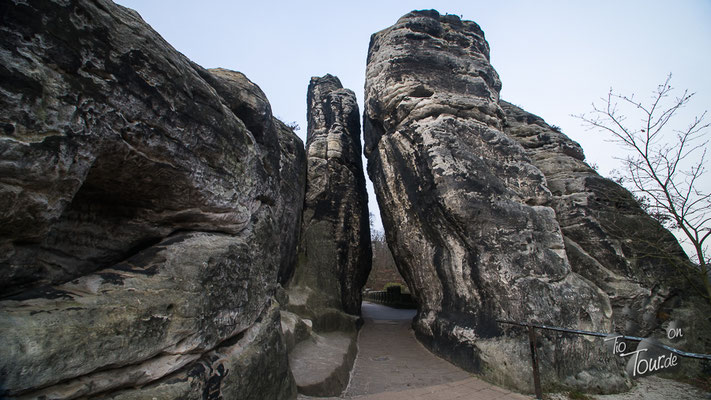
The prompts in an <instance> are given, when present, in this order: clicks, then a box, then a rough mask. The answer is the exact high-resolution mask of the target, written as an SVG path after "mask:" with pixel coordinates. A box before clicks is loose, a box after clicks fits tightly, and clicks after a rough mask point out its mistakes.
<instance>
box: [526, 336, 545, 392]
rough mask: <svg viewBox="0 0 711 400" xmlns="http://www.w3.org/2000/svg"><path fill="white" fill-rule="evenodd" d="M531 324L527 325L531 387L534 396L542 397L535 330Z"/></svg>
mask: <svg viewBox="0 0 711 400" xmlns="http://www.w3.org/2000/svg"><path fill="white" fill-rule="evenodd" d="M534 329H535V328H534V327H533V326H532V325H530V324H529V325H528V341H529V342H530V344H531V363H532V365H533V387H534V389H535V390H536V398H537V399H543V392H542V391H541V377H540V376H539V375H538V356H537V355H536V332H535V331H534Z"/></svg>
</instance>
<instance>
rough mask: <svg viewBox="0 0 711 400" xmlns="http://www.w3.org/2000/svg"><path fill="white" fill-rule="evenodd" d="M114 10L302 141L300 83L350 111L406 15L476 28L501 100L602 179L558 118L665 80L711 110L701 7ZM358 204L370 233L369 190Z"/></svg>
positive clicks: (490, 2) (580, 131)
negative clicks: (226, 72) (560, 138)
mask: <svg viewBox="0 0 711 400" xmlns="http://www.w3.org/2000/svg"><path fill="white" fill-rule="evenodd" d="M118 3H119V4H122V5H124V6H127V7H130V8H133V9H135V10H137V11H138V12H139V13H140V14H141V16H142V17H143V19H144V20H146V21H147V22H148V23H149V24H150V25H151V26H152V27H153V28H154V29H155V30H156V31H157V32H158V33H160V34H161V35H162V36H163V37H164V38H165V39H166V40H167V41H168V42H169V43H170V44H172V45H173V46H174V47H175V48H176V49H177V50H179V51H180V52H182V53H183V54H185V55H186V56H187V57H189V58H190V59H192V60H193V61H195V62H197V63H198V64H200V65H202V66H203V67H206V68H214V67H223V68H228V69H233V70H237V71H241V72H243V73H245V74H246V75H247V77H249V79H251V80H252V81H253V82H255V83H256V84H257V85H259V86H260V87H261V88H262V90H263V91H264V92H265V93H266V94H267V97H268V98H269V101H270V103H271V105H272V110H273V112H274V115H275V116H277V117H279V118H280V119H282V120H283V121H285V122H292V121H296V122H297V123H298V124H299V125H300V126H301V130H300V131H299V132H298V134H299V136H301V138H302V139H305V135H306V89H307V86H308V83H309V79H310V78H311V76H316V75H318V76H322V75H324V74H326V73H331V74H334V75H337V76H338V77H339V78H340V79H341V82H342V83H343V85H344V86H345V87H347V88H350V89H352V90H353V91H354V92H355V93H356V95H357V96H358V101H359V103H360V106H361V112H362V105H363V87H364V79H365V61H366V53H367V50H368V42H369V39H370V35H371V34H372V33H374V32H376V31H379V30H381V29H384V28H387V27H388V26H390V25H392V24H394V23H395V21H397V19H398V18H399V17H401V16H402V15H404V14H406V13H407V12H409V11H411V10H415V9H430V8H435V9H437V10H438V11H439V12H440V13H442V14H444V13H450V14H456V15H461V16H463V17H464V19H468V20H472V21H475V22H477V23H478V24H479V25H480V26H481V27H482V29H483V30H484V32H485V34H486V39H487V41H488V42H489V45H490V47H491V63H492V65H493V66H494V68H495V69H496V70H497V71H498V73H499V75H500V77H501V81H502V82H503V89H502V91H501V98H502V99H504V100H507V101H510V102H512V103H514V104H517V105H519V106H521V107H523V108H524V109H526V110H527V111H529V112H532V113H534V114H537V115H539V116H541V117H543V118H544V119H545V120H546V122H548V123H549V124H552V125H558V126H560V127H561V128H562V131H563V132H564V133H565V134H567V135H568V136H569V137H571V138H572V139H573V140H576V141H577V142H579V143H580V144H581V145H582V146H583V149H584V150H585V154H586V156H587V160H588V162H589V163H591V164H592V163H596V164H598V165H599V167H600V168H599V172H601V173H602V174H603V175H608V174H609V172H610V170H612V169H615V168H618V169H619V168H620V165H621V164H620V162H619V161H618V160H616V159H615V158H614V157H615V156H618V157H619V156H622V155H623V154H624V153H622V152H621V151H620V150H619V148H618V147H617V146H616V145H615V144H611V143H609V142H607V141H606V139H609V136H606V135H603V134H600V133H598V132H594V131H588V130H586V128H584V127H583V126H582V125H581V122H580V121H579V120H578V119H575V118H572V117H571V116H570V115H571V114H580V113H584V112H588V111H590V110H591V103H592V102H593V101H597V100H599V99H600V97H602V96H605V95H606V94H607V92H608V90H609V89H610V87H613V88H614V89H615V90H617V91H620V92H622V93H625V94H631V93H635V94H637V95H638V96H639V97H640V98H643V99H646V98H648V97H649V95H650V94H651V91H652V90H653V89H655V88H656V85H658V84H660V83H662V82H663V81H664V79H665V77H666V75H667V74H668V73H670V72H671V73H673V78H672V85H673V86H674V87H676V88H679V89H690V90H691V91H694V92H696V93H697V95H696V98H695V100H694V101H693V102H692V103H691V106H690V107H687V110H686V111H687V113H688V114H689V115H696V114H700V113H701V112H703V111H704V110H706V109H711V72H710V71H711V1H709V0H679V1H668V0H666V1H656V0H655V1H650V0H645V1H623V0H613V1H541V0H536V1H495V0H487V1H478V0H468V1H442V0H438V1H436V2H432V1H430V2H427V1H419V0H417V1H387V0H379V1H369V0H366V1H357V2H356V1H349V2H341V1H334V0H330V1H303V2H298V1H289V2H286V1H285V2H271V1H250V2H235V1H217V0H214V1H213V0H204V1H199V2H198V1H187V0H171V1H162V0H119V1H118ZM687 120H688V119H687ZM687 120H684V121H681V120H680V122H684V124H686V123H687V122H686V121H687ZM708 180H709V181H711V178H709V179H708ZM706 186H707V187H708V186H711V182H707V185H706ZM369 196H370V209H371V212H374V213H375V214H376V226H377V227H378V228H379V229H382V224H381V222H380V216H379V214H378V211H377V204H375V196H374V195H373V192H372V186H371V187H370V188H369Z"/></svg>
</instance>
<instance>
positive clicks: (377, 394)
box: [299, 302, 531, 400]
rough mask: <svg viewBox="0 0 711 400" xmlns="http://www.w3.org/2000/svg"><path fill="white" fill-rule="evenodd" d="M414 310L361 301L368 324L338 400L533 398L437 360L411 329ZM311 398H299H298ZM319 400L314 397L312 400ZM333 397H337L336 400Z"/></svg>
mask: <svg viewBox="0 0 711 400" xmlns="http://www.w3.org/2000/svg"><path fill="white" fill-rule="evenodd" d="M414 316H415V310H398V309H394V308H390V307H386V306H382V305H378V304H373V303H368V302H363V318H364V319H365V325H364V326H363V328H362V329H361V332H360V337H359V338H358V358H357V359H356V362H355V367H354V368H353V373H352V377H351V381H350V384H349V386H348V389H347V390H346V392H345V393H344V394H343V395H342V396H341V397H340V398H345V399H362V400H380V399H382V400H385V399H389V400H399V399H403V400H404V399H408V400H420V399H421V400H425V399H430V400H450V399H473V400H488V399H529V398H531V397H527V396H524V395H521V394H518V393H512V392H510V391H508V390H506V389H503V388H500V387H497V386H494V385H491V384H488V383H486V382H484V381H482V380H480V379H478V378H475V377H474V376H472V375H471V374H469V373H468V372H466V371H464V370H461V369H459V368H457V367H455V366H454V365H452V364H450V363H448V362H446V361H444V360H442V359H440V358H438V357H436V356H434V355H433V354H432V353H430V352H429V351H428V350H427V349H425V348H424V347H423V346H422V345H421V344H420V343H419V342H418V341H417V339H415V336H414V334H413V332H412V330H411V329H410V321H411V320H412V317H414ZM306 399H312V398H311V397H307V396H303V395H300V396H299V400H306ZM314 399H315V398H314ZM330 399H336V397H332V398H330Z"/></svg>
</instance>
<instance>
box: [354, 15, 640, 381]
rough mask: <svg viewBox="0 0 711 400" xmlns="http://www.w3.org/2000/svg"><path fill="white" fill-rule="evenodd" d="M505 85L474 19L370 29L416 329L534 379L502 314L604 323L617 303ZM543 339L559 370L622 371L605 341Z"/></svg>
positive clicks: (372, 75)
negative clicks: (555, 194)
mask: <svg viewBox="0 0 711 400" xmlns="http://www.w3.org/2000/svg"><path fill="white" fill-rule="evenodd" d="M500 88H501V82H500V81H499V77H498V75H497V73H496V71H495V70H494V68H493V67H492V66H491V64H490V63H489V45H488V43H487V42H486V40H485V39H484V33H483V32H482V30H481V29H480V28H479V26H478V25H477V24H475V23H473V22H470V21H461V20H460V19H459V18H458V17H456V16H453V15H446V16H442V15H440V14H439V13H438V12H436V11H434V10H430V11H414V12H411V13H409V14H407V15H405V16H404V17H402V18H401V19H400V20H399V21H398V22H397V23H396V24H395V25H394V26H392V27H390V28H387V29H385V30H383V31H380V32H378V33H376V34H374V35H373V36H372V38H371V42H370V49H369V52H368V65H367V73H366V85H365V96H366V97H365V114H364V129H365V143H366V156H367V157H368V172H369V174H370V177H371V179H372V180H373V183H374V185H375V190H376V194H377V196H378V203H379V204H380V207H381V212H382V216H383V222H384V225H385V232H386V235H387V239H388V242H389V243H390V247H391V249H392V250H393V255H394V257H395V260H396V262H397V265H398V268H399V269H400V271H401V273H402V275H403V277H404V278H405V279H406V280H407V282H408V284H409V286H410V288H411V289H412V290H413V292H414V293H413V294H414V295H415V297H416V299H417V301H418V303H419V312H418V315H417V317H416V320H415V323H414V325H415V331H416V333H417V335H418V337H419V339H420V340H421V341H423V342H424V343H425V344H426V345H428V347H430V348H431V349H432V350H433V351H434V352H436V353H438V354H440V355H442V356H444V357H445V358H447V359H449V360H450V361H452V362H454V363H456V364H458V365H460V366H463V367H465V368H466V369H469V370H472V371H476V372H480V373H483V374H485V375H487V376H489V378H490V379H492V380H495V381H499V382H500V383H503V384H507V385H511V386H514V387H518V388H522V389H527V388H528V387H529V386H530V383H529V382H530V372H529V371H530V366H529V363H530V359H529V357H530V356H529V353H528V351H529V350H528V342H527V341H526V340H524V339H523V337H522V333H521V331H520V330H518V329H515V328H508V327H505V326H501V325H499V324H497V323H496V322H495V320H497V319H508V320H516V321H531V322H540V323H547V324H552V325H557V326H563V327H571V328H573V327H574V328H582V329H589V330H595V331H609V330H610V329H611V328H612V321H611V319H610V316H611V307H610V303H609V300H608V298H607V296H606V295H605V293H604V292H602V291H601V290H599V289H598V288H597V287H596V286H595V285H593V284H591V283H590V282H589V281H587V280H586V279H584V278H582V277H581V276H580V275H578V274H577V273H575V272H573V271H572V269H571V266H570V264H569V262H568V258H567V257H566V252H565V246H564V241H563V236H562V234H561V230H560V226H559V224H558V221H557V220H556V215H555V212H554V210H553V209H552V208H551V207H549V206H547V204H548V201H549V198H550V196H551V192H550V191H549V190H548V188H547V187H546V180H545V177H544V175H543V174H542V173H541V171H540V170H539V169H538V168H537V167H536V166H535V165H534V164H533V163H532V162H531V160H530V158H529V156H528V155H527V154H526V152H525V150H524V148H523V147H522V146H521V145H520V144H519V143H518V142H516V141H515V140H513V139H511V138H510V137H509V136H507V135H506V134H505V133H504V123H505V115H504V112H503V110H502V108H501V107H500V106H499V90H500ZM541 346H542V347H543V349H544V350H543V352H542V353H543V354H546V355H550V354H556V356H555V357H556V360H553V359H552V357H553V356H550V357H549V358H546V357H548V356H544V359H543V363H544V365H546V368H542V372H543V373H544V374H547V375H548V377H547V378H550V381H559V382H564V384H569V385H572V386H577V387H586V386H589V385H594V384H595V382H596V381H600V380H604V381H605V385H606V387H607V388H613V389H614V388H622V387H624V386H625V384H626V381H625V379H624V378H623V377H620V375H619V374H618V373H617V372H616V368H617V367H616V365H615V360H614V359H612V357H611V355H606V354H604V353H603V354H602V355H601V359H599V360H595V361H591V360H589V359H588V357H587V355H588V354H589V353H590V351H592V350H593V349H596V348H595V346H597V344H592V343H589V342H587V341H585V340H582V339H581V340H578V339H566V340H560V339H554V338H553V337H544V338H543V339H542V343H541ZM554 361H555V364H556V368H553V367H550V368H549V366H550V365H552V363H553V362H554ZM582 370H589V371H593V372H590V373H588V374H587V375H585V374H583V375H581V374H579V372H580V371H582ZM556 374H557V375H558V376H552V375H556ZM545 379H546V377H545V376H544V380H545Z"/></svg>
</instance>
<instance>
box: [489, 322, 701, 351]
mask: <svg viewBox="0 0 711 400" xmlns="http://www.w3.org/2000/svg"><path fill="white" fill-rule="evenodd" d="M496 322H499V323H502V324H511V325H518V326H532V327H534V328H538V329H547V330H549V331H558V332H567V333H575V334H578V335H588V336H597V337H617V338H620V339H623V340H634V341H637V342H641V341H642V340H644V339H645V338H641V337H638V336H627V335H617V334H614V333H603V332H593V331H584V330H580V329H568V328H559V327H557V326H548V325H538V324H523V323H520V322H515V321H506V320H498V319H497V320H496ZM655 346H659V347H662V348H664V349H666V350H669V351H671V352H673V353H676V354H678V355H680V356H683V357H689V358H699V359H702V360H711V354H700V353H689V352H686V351H683V350H679V349H675V348H673V347H669V346H667V345H665V344H663V343H655Z"/></svg>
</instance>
